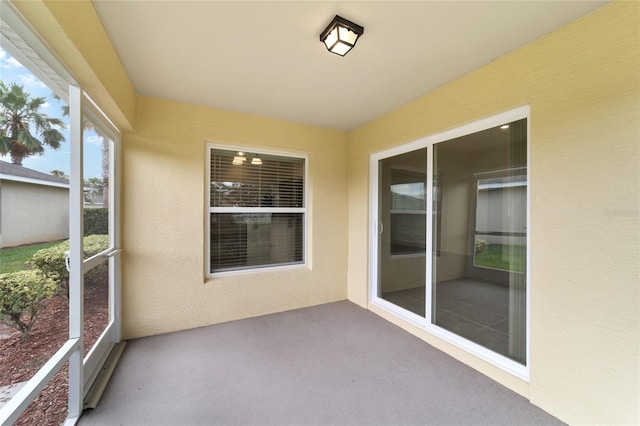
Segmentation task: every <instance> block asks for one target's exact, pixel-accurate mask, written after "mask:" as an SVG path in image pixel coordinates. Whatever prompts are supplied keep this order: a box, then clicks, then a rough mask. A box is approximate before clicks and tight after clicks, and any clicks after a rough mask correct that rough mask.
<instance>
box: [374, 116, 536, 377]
mask: <svg viewBox="0 0 640 426" xmlns="http://www.w3.org/2000/svg"><path fill="white" fill-rule="evenodd" d="M527 115H528V109H527V108H522V109H518V110H514V111H512V112H509V113H505V114H502V115H500V116H496V117H493V118H490V119H487V120H483V121H482V122H477V123H472V124H471V125H469V126H465V127H462V128H459V129H454V130H453V131H449V132H446V133H443V134H440V135H435V136H432V137H428V138H425V139H422V140H420V141H416V142H413V143H411V144H409V145H406V146H403V147H397V148H394V149H391V150H389V151H385V152H382V153H378V154H375V155H373V156H372V157H371V160H372V161H371V187H372V191H371V199H372V203H371V209H372V210H374V211H375V213H374V214H372V224H371V237H370V245H371V264H372V268H371V273H370V275H371V301H372V303H373V304H375V305H378V306H380V307H382V308H385V309H386V310H388V311H390V312H392V313H394V314H396V315H397V316H399V317H401V318H403V319H406V320H409V321H410V322H412V323H413V324H414V325H418V326H422V327H424V329H426V330H427V331H430V332H433V333H434V334H436V335H439V336H440V337H442V338H444V339H445V340H448V341H450V342H452V343H454V344H457V345H458V346H461V347H463V348H464V349H467V350H469V351H470V352H473V353H475V354H477V355H479V356H481V357H482V358H484V359H487V360H489V361H491V362H493V363H494V364H498V365H502V366H504V367H505V368H506V369H508V370H510V371H512V372H515V373H516V374H518V375H520V376H523V377H524V376H526V375H527V374H528V369H527V368H526V366H527V352H528V351H527V346H528V338H527V335H528V334H527V333H528V329H527V295H528V290H527V251H528V248H527V245H528V226H527V223H528V211H529V205H528V158H527V135H528V124H527V118H526V117H527Z"/></svg>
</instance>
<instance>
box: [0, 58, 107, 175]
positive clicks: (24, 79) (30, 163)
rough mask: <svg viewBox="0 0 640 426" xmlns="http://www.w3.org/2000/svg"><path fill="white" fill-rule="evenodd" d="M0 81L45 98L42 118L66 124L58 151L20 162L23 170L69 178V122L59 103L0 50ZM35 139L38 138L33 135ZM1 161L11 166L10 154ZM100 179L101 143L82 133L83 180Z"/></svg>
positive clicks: (41, 84)
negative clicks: (60, 171)
mask: <svg viewBox="0 0 640 426" xmlns="http://www.w3.org/2000/svg"><path fill="white" fill-rule="evenodd" d="M0 79H1V80H2V81H3V82H4V83H5V84H7V85H8V84H9V83H16V84H19V85H22V86H24V89H25V91H26V92H27V93H29V94H31V96H32V97H41V96H44V97H46V98H47V102H45V103H44V104H43V105H42V107H41V108H40V110H39V112H40V113H41V114H46V115H47V116H48V117H52V118H59V119H60V120H62V121H64V122H65V127H66V128H64V129H59V130H60V132H61V133H62V134H63V135H64V139H65V140H64V142H63V143H62V144H61V145H60V148H59V149H57V150H53V149H51V148H49V147H46V146H45V152H44V153H43V154H42V155H34V156H30V157H27V158H25V159H24V160H22V165H23V167H27V168H30V169H34V170H38V171H41V172H44V173H51V171H52V170H62V171H63V172H64V173H66V174H67V175H68V174H69V159H70V156H69V129H68V123H69V119H68V118H67V117H65V116H64V115H63V114H62V106H63V105H65V103H64V102H63V101H58V100H56V99H55V98H54V97H53V91H52V90H51V89H49V88H48V87H47V86H46V85H45V84H44V83H42V82H41V81H40V80H39V79H38V78H36V77H35V76H34V75H33V74H32V73H31V72H29V70H28V69H26V68H25V67H24V66H23V65H22V64H21V63H20V62H18V61H17V60H16V59H15V58H13V57H12V56H11V55H10V54H9V53H8V52H7V51H5V50H4V49H2V48H0ZM34 136H36V137H38V139H39V135H34ZM0 160H2V161H6V162H11V156H10V155H9V154H6V155H4V156H3V155H0ZM101 176H102V140H101V138H100V137H98V136H97V135H96V134H95V132H93V131H90V130H88V131H85V132H84V178H85V180H86V179H89V178H91V177H101Z"/></svg>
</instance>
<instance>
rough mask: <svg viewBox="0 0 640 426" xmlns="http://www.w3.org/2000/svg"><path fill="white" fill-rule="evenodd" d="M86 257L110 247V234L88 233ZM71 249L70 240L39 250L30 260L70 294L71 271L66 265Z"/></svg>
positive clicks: (65, 293) (30, 262)
mask: <svg viewBox="0 0 640 426" xmlns="http://www.w3.org/2000/svg"><path fill="white" fill-rule="evenodd" d="M83 243H84V258H85V259H86V258H89V257H91V256H93V255H95V254H98V253H100V252H101V251H105V250H106V249H108V248H109V236H108V235H88V236H86V237H84V239H83ZM67 251H69V240H66V241H63V242H61V243H60V244H57V245H55V246H53V247H49V248H47V249H42V250H38V251H37V252H35V253H34V254H33V256H32V257H31V260H30V261H29V262H28V263H29V265H31V266H32V267H33V268H36V269H39V270H40V271H42V273H44V275H45V276H47V277H48V278H51V279H53V280H54V281H55V282H56V283H57V284H58V286H59V291H60V293H62V294H64V295H68V294H69V271H67V266H66V258H67V255H66V252H67Z"/></svg>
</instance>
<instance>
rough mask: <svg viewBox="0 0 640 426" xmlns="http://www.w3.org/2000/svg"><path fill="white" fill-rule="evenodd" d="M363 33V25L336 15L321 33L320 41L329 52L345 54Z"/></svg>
mask: <svg viewBox="0 0 640 426" xmlns="http://www.w3.org/2000/svg"><path fill="white" fill-rule="evenodd" d="M362 34H364V28H363V27H361V26H360V25H358V24H355V23H353V22H351V21H348V20H346V19H344V18H342V17H340V16H338V15H336V17H335V18H333V20H332V21H331V23H330V24H329V25H328V26H327V28H325V29H324V31H322V33H321V34H320V41H321V42H323V43H324V44H325V46H326V47H327V49H328V50H329V52H331V53H335V54H336V55H340V56H344V55H346V54H347V53H349V51H350V50H351V49H352V48H353V46H355V45H356V42H357V41H358V38H359V37H360V36H361V35H362Z"/></svg>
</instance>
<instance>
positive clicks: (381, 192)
mask: <svg viewBox="0 0 640 426" xmlns="http://www.w3.org/2000/svg"><path fill="white" fill-rule="evenodd" d="M426 188H427V148H422V149H418V150H416V151H412V152H409V153H405V154H400V155H396V156H393V157H388V158H384V159H382V160H380V161H379V163H378V224H379V235H378V297H380V298H382V299H383V300H386V301H388V302H390V303H393V304H394V305H396V306H399V307H401V308H403V309H405V310H407V311H409V312H412V313H414V314H416V315H419V316H422V317H424V315H425V271H426V206H427V199H426Z"/></svg>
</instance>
